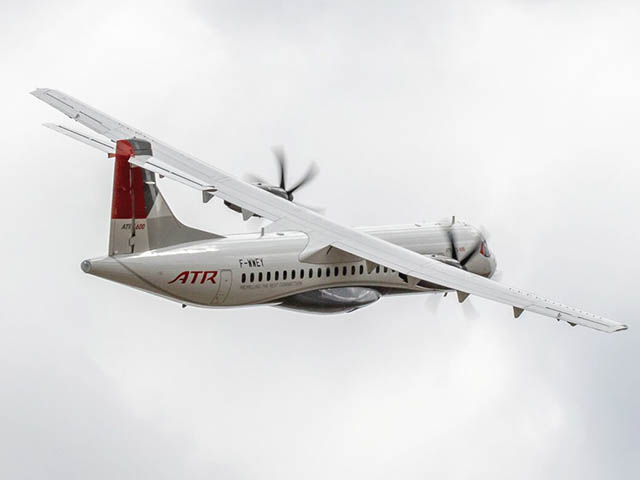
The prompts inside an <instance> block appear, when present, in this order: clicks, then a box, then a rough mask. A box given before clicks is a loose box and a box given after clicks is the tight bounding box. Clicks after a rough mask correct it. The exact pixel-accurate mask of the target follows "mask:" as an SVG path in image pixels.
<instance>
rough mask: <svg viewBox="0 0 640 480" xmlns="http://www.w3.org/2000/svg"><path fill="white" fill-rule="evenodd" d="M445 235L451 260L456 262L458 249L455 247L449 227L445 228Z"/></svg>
mask: <svg viewBox="0 0 640 480" xmlns="http://www.w3.org/2000/svg"><path fill="white" fill-rule="evenodd" d="M445 233H446V234H447V238H448V239H449V247H450V248H451V258H453V259H454V260H455V261H456V262H457V261H458V249H457V247H456V239H455V237H454V235H453V232H452V231H451V227H447V228H446V229H445Z"/></svg>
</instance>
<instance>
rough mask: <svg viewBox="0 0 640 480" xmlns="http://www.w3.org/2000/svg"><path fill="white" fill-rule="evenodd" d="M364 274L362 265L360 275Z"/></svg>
mask: <svg viewBox="0 0 640 480" xmlns="http://www.w3.org/2000/svg"><path fill="white" fill-rule="evenodd" d="M363 273H364V265H360V275H362V274H363Z"/></svg>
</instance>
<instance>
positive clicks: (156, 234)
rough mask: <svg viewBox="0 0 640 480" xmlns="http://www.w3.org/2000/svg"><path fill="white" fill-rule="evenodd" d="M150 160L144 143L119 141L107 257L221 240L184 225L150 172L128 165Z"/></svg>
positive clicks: (139, 141) (216, 236) (114, 155)
mask: <svg viewBox="0 0 640 480" xmlns="http://www.w3.org/2000/svg"><path fill="white" fill-rule="evenodd" d="M147 155H148V156H150V155H151V144H150V143H149V142H147V141H145V140H138V139H128V140H119V141H118V142H117V144H116V153H115V154H109V156H110V157H115V166H114V172H113V198H112V202H111V232H110V234H109V255H110V256H112V255H122V254H130V253H140V252H145V251H147V250H155V249H157V248H163V247H169V246H173V245H178V244H181V243H187V242H193V241H197V240H206V239H212V238H222V237H221V236H220V235H216V234H214V233H210V232H205V231H202V230H198V229H195V228H191V227H187V226H186V225H183V224H182V223H181V222H180V221H179V220H178V219H177V218H176V217H175V216H174V215H173V213H172V212H171V209H170V208H169V205H167V202H166V201H165V199H164V197H163V196H162V193H160V190H159V189H158V187H157V185H156V177H155V174H154V173H153V172H149V171H148V170H144V169H143V168H140V167H136V166H134V165H132V164H130V163H129V159H130V158H131V157H135V156H147Z"/></svg>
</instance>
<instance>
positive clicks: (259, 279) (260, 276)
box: [258, 272, 262, 282]
mask: <svg viewBox="0 0 640 480" xmlns="http://www.w3.org/2000/svg"><path fill="white" fill-rule="evenodd" d="M258 281H259V282H261V281H262V272H260V273H259V274H258Z"/></svg>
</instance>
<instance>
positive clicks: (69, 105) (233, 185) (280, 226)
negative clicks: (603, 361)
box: [32, 89, 627, 332]
mask: <svg viewBox="0 0 640 480" xmlns="http://www.w3.org/2000/svg"><path fill="white" fill-rule="evenodd" d="M32 94H33V95H35V96H36V97H37V98H39V99H40V100H42V101H44V102H46V103H48V104H49V105H51V106H52V107H54V108H56V109H58V110H60V111H61V112H62V113H64V114H65V115H67V116H68V117H70V118H72V119H73V120H76V121H77V122H79V123H81V124H83V125H85V126H86V127H88V128H90V129H91V130H93V131H94V132H97V133H99V134H101V135H104V136H105V137H107V138H108V139H110V140H112V141H114V142H115V141H118V140H122V139H128V138H133V137H135V138H139V139H144V140H147V141H148V142H150V143H151V146H152V152H153V154H152V156H150V157H138V158H136V157H132V158H131V160H130V162H131V163H133V164H135V165H138V166H139V167H142V168H145V169H147V170H150V171H153V172H156V173H158V174H161V175H164V176H166V177H168V178H171V179H173V180H176V181H178V182H181V183H184V184H185V185H188V186H190V187H193V188H196V189H198V190H201V191H202V192H203V194H204V195H214V196H217V197H220V198H222V199H223V200H227V201H228V202H231V203H233V204H234V205H237V206H239V207H241V208H242V209H244V210H246V211H248V212H252V213H256V214H258V215H260V216H261V217H264V218H267V219H269V220H271V221H272V222H274V223H273V224H271V225H269V227H268V229H269V230H270V231H283V230H290V231H300V232H304V233H305V234H306V235H307V236H308V237H309V242H308V245H307V247H306V248H305V251H304V252H302V254H301V257H307V258H308V257H309V256H311V255H313V253H314V252H317V251H320V250H322V249H324V248H326V247H328V246H333V247H334V248H339V249H341V250H343V251H345V252H348V253H350V254H352V255H355V256H357V257H360V258H362V259H364V260H366V261H367V262H369V263H370V264H379V265H383V266H386V267H388V268H391V269H394V270H397V271H398V272H401V273H403V274H405V275H407V277H411V278H415V279H419V280H424V281H427V282H430V283H435V284H437V285H441V286H443V287H446V288H450V289H453V290H457V291H458V292H461V293H463V294H470V295H477V296H479V297H483V298H487V299H489V300H494V301H496V302H500V303H503V304H505V305H509V306H511V307H513V308H514V314H515V316H519V314H520V313H521V312H522V311H523V310H526V311H530V312H535V313H538V314H540V315H544V316H546V317H550V318H554V319H556V320H558V321H560V320H562V321H565V322H568V323H570V324H572V325H582V326H585V327H589V328H593V329H596V330H600V331H603V332H615V331H619V330H625V329H626V328H627V326H626V325H624V324H621V323H618V322H615V321H613V320H610V319H607V318H604V317H601V316H598V315H594V314H592V313H588V312H585V311H582V310H580V309H577V308H573V307H569V306H567V305H563V304H561V303H558V302H555V301H552V300H548V299H545V298H543V297H540V296H538V295H535V294H532V293H529V292H525V291H524V290H520V289H519V288H514V287H509V286H507V285H504V284H502V283H498V282H496V281H494V280H491V279H488V278H485V277H481V276H479V275H475V274H472V273H469V272H467V271H465V270H462V269H459V268H456V267H453V266H451V265H446V264H444V263H442V262H439V261H437V260H434V259H432V258H429V257H425V256H422V255H420V254H418V253H415V252H412V251H410V250H407V249H405V248H402V247H399V246H397V245H394V244H392V243H389V242H387V241H385V240H382V239H380V238H377V237H374V236H371V235H368V234H366V233H363V232H359V231H356V230H353V229H352V228H349V227H346V226H343V225H340V224H339V223H336V222H333V221H331V220H329V219H327V218H325V217H324V216H322V215H319V214H318V213H315V212H313V211H311V210H308V209H306V208H304V207H301V206H298V205H296V204H294V203H292V202H289V201H287V200H285V199H283V198H280V197H278V196H276V195H273V194H271V193H269V192H266V191H264V190H262V189H260V188H257V187H255V186H253V185H251V184H249V183H247V182H244V181H242V180H240V179H237V178H235V177H234V176H232V175H230V174H228V173H226V172H224V171H222V170H220V169H218V168H216V167H214V166H212V165H210V164H208V163H205V162H203V161H201V160H198V159H196V158H194V157H192V156H189V155H187V154H185V153H183V152H180V151H179V150H176V149H174V148H173V147H170V146H169V145H166V144H165V143H163V142H161V141H159V140H157V139H155V138H153V137H151V136H150V135H147V134H145V133H143V132H141V131H139V130H137V129H135V128H133V127H130V126H128V125H126V124H124V123H122V122H120V121H118V120H116V119H114V118H112V117H110V116H108V115H106V114H104V113H102V112H100V111H99V110H96V109H95V108H93V107H90V106H89V105H87V104H85V103H83V102H80V101H79V100H76V99H75V98H73V97H70V96H68V95H66V94H64V93H62V92H59V91H57V90H51V89H37V90H35V91H34V92H32Z"/></svg>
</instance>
